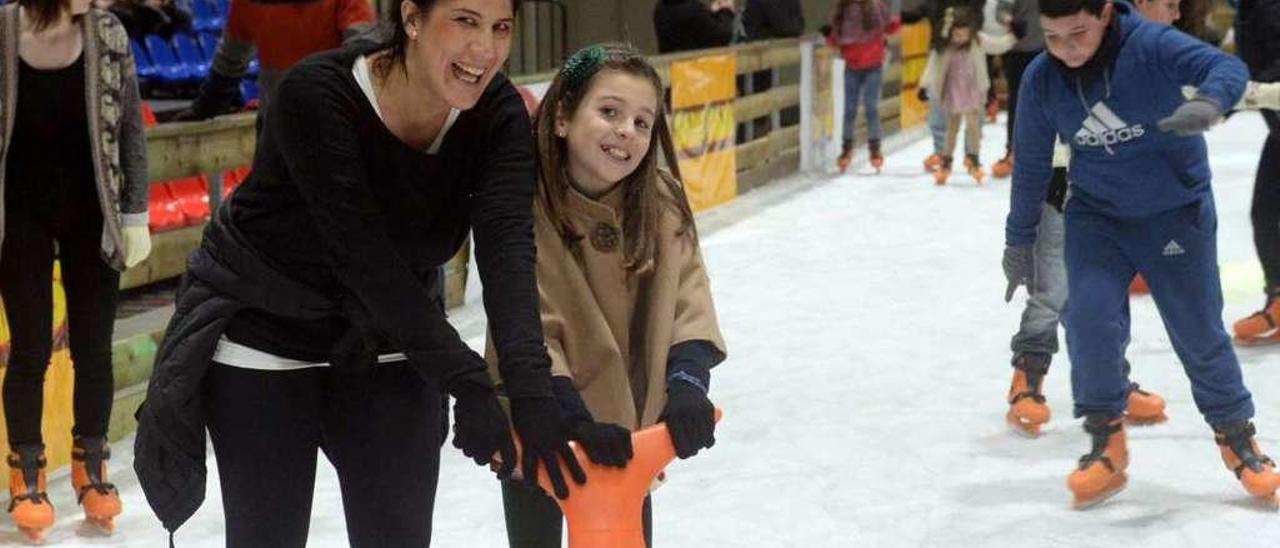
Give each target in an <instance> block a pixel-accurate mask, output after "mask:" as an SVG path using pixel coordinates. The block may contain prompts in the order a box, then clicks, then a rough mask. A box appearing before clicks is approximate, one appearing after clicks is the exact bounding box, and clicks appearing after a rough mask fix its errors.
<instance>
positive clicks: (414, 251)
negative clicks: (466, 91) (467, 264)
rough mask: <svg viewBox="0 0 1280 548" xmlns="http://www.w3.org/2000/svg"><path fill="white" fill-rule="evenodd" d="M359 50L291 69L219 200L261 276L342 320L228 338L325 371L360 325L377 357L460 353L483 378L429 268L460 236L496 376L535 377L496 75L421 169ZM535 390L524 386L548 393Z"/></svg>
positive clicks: (245, 323)
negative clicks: (365, 79)
mask: <svg viewBox="0 0 1280 548" xmlns="http://www.w3.org/2000/svg"><path fill="white" fill-rule="evenodd" d="M367 49H368V46H353V47H348V48H344V49H339V50H332V51H328V52H323V53H320V54H316V55H313V56H311V57H309V58H307V59H305V60H303V61H302V62H300V63H299V64H298V65H297V66H296V67H295V68H293V69H292V70H290V71H289V73H288V74H287V75H286V76H285V77H284V79H283V80H282V81H281V82H280V85H279V88H278V99H277V100H276V103H275V106H274V107H273V108H272V109H271V111H270V112H269V113H268V115H267V119H266V123H265V127H264V128H263V133H262V138H261V141H260V143H259V145H258V149H257V153H256V155H255V158H254V164H253V170H252V173H251V174H250V175H249V177H248V178H247V180H246V182H245V183H244V185H243V186H241V187H240V188H239V189H237V190H236V192H235V194H233V196H232V197H231V199H230V201H229V202H228V207H229V208H230V213H231V219H232V222H233V223H234V225H235V227H236V229H237V230H238V231H239V233H240V234H242V235H243V237H244V239H245V240H246V244H248V246H249V247H251V248H253V249H254V250H256V252H257V253H258V254H259V255H260V256H262V258H263V260H264V261H265V262H266V263H267V264H268V265H269V266H271V267H272V268H274V269H276V270H278V271H279V272H281V273H284V274H285V275H287V276H288V277H290V278H292V279H294V280H297V281H298V282H300V283H302V284H304V285H306V286H309V287H311V288H313V289H315V290H316V291H318V292H319V293H321V294H323V295H326V296H327V297H329V298H331V299H333V300H335V301H338V302H340V303H342V308H343V309H344V310H347V311H349V312H354V313H353V314H348V315H347V317H340V318H331V319H322V320H313V321H299V320H297V319H292V318H283V317H279V316H274V315H272V314H270V313H268V312H265V311H263V310H261V309H249V310H246V311H244V312H241V313H240V314H239V315H237V316H236V318H235V320H234V321H232V322H231V324H230V325H229V326H228V328H227V336H228V338H230V339H232V340H234V341H236V342H239V343H241V344H245V345H248V346H251V347H253V348H257V349H260V350H264V351H268V352H272V353H274V354H277V355H281V356H284V357H289V358H295V359H302V360H314V361H322V360H326V359H328V358H329V355H330V350H331V346H332V345H333V344H334V342H335V341H337V340H338V339H339V337H340V336H341V335H342V334H343V333H344V332H345V331H346V329H347V328H348V326H349V325H350V323H351V321H352V320H353V318H355V317H360V318H364V319H367V322H360V321H357V322H356V323H357V324H360V323H366V324H367V325H362V326H361V327H362V328H366V330H368V331H370V335H371V336H374V337H376V338H377V339H378V340H380V341H381V344H380V345H379V346H381V347H382V348H383V349H384V350H396V351H401V352H406V353H408V354H410V355H411V356H412V355H414V354H417V355H424V353H426V354H430V353H437V354H439V355H454V356H457V355H465V356H467V359H468V361H470V362H471V363H469V364H467V365H468V366H477V365H478V366H479V367H483V366H484V362H483V360H482V359H481V358H480V356H479V355H477V354H476V353H475V352H473V351H471V350H470V349H469V348H468V347H467V346H466V344H465V343H463V341H462V340H461V338H460V337H459V336H458V333H457V332H456V331H455V330H454V329H453V328H452V327H451V326H450V325H449V323H448V322H447V321H446V320H445V316H444V311H443V307H442V305H441V303H440V300H439V297H438V294H437V292H436V291H433V289H434V288H435V287H436V286H438V283H439V280H437V279H436V271H437V268H438V267H439V266H440V265H442V264H444V263H445V262H446V261H447V260H448V259H449V258H450V257H451V256H452V255H453V254H454V252H455V251H456V250H457V249H458V248H459V246H460V245H462V243H463V242H464V239H465V238H466V235H467V232H468V230H471V231H472V232H473V234H474V237H475V243H476V257H477V266H478V268H479V271H480V276H481V279H482V281H483V284H484V303H485V309H486V313H487V316H488V320H489V326H490V331H491V332H492V334H493V336H494V340H495V343H496V347H497V351H498V355H499V359H500V363H501V364H502V370H503V373H504V377H505V376H506V374H507V373H508V372H509V371H511V370H513V369H518V370H519V371H522V372H527V373H534V375H533V377H534V378H536V377H538V376H545V375H546V370H547V369H548V368H549V364H550V361H549V359H548V358H547V354H546V350H545V347H544V345H543V339H542V328H541V323H540V321H539V317H538V294H537V286H536V283H535V281H534V247H533V234H532V214H531V211H532V209H531V204H532V198H533V188H534V177H535V169H534V145H533V140H532V137H531V133H530V127H529V118H528V114H527V113H526V111H525V107H524V103H523V101H522V100H521V98H520V95H519V94H518V93H517V92H516V90H515V88H514V87H513V86H512V85H511V83H510V82H509V81H508V80H507V78H506V77H505V76H504V75H502V74H499V75H497V76H496V77H494V79H493V81H492V82H491V83H490V85H489V87H488V88H487V89H486V90H485V91H484V94H483V96H482V97H481V98H480V100H479V102H478V103H477V104H476V106H475V107H474V108H472V109H470V110H468V111H465V112H463V113H462V114H461V115H459V116H458V119H457V121H456V122H455V123H454V125H453V127H452V128H451V129H450V130H449V131H448V133H447V134H446V136H445V138H444V142H443V145H442V146H441V148H440V150H439V152H438V154H435V155H428V154H425V153H423V152H422V151H419V150H415V149H413V148H411V147H409V146H408V145H406V144H405V143H404V142H402V141H400V140H399V139H398V138H397V137H395V135H393V134H392V133H391V132H390V131H389V130H388V129H387V128H386V126H385V125H384V124H383V122H382V121H381V120H380V119H379V118H378V116H377V113H376V112H375V111H374V110H373V107H372V105H370V104H369V101H368V99H367V98H366V97H365V95H364V94H363V92H362V91H361V90H360V88H359V86H358V85H357V84H356V82H355V78H354V77H353V76H352V65H353V63H354V62H355V60H356V58H357V57H358V56H359V55H361V54H363V53H365V52H366V50H367ZM411 361H412V360H411ZM416 365H418V366H422V365H424V364H416ZM455 365H456V364H455ZM468 368H470V367H468ZM539 374H540V375H539ZM508 382H510V379H508ZM547 382H549V381H548V380H545V379H544V380H543V381H542V382H538V381H536V380H535V381H532V383H533V384H541V385H542V386H541V388H540V389H537V391H542V392H544V393H545V394H548V395H549V393H550V392H549V391H550V387H549V384H546V383H547ZM529 388H533V387H532V386H530V387H529Z"/></svg>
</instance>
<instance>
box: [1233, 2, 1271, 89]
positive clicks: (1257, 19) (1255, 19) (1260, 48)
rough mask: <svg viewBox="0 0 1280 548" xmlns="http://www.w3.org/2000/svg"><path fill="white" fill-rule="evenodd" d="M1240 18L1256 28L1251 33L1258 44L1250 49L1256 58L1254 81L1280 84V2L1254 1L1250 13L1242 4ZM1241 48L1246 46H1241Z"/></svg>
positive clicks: (1252, 45) (1253, 67) (1249, 46)
mask: <svg viewBox="0 0 1280 548" xmlns="http://www.w3.org/2000/svg"><path fill="white" fill-rule="evenodd" d="M1241 8H1242V9H1241V11H1240V13H1239V17H1241V18H1242V19H1244V18H1247V19H1248V24H1250V25H1254V26H1255V27H1256V28H1255V29H1254V30H1253V32H1251V33H1250V35H1251V36H1252V40H1253V41H1254V42H1257V43H1256V44H1249V45H1248V48H1249V49H1250V50H1251V51H1252V53H1253V56H1254V57H1255V58H1256V61H1255V62H1254V63H1250V64H1251V65H1254V66H1252V67H1250V68H1251V69H1253V79H1254V80H1257V81H1259V82H1280V0H1253V8H1252V9H1251V10H1248V13H1246V11H1245V10H1244V9H1243V8H1244V4H1243V3H1242V4H1241ZM1241 46H1245V45H1244V44H1241Z"/></svg>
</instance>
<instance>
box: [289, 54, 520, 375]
mask: <svg viewBox="0 0 1280 548" xmlns="http://www.w3.org/2000/svg"><path fill="white" fill-rule="evenodd" d="M345 86H346V83H345V81H344V80H343V78H342V76H341V75H340V74H339V73H338V70H337V69H335V68H332V67H328V66H322V65H310V66H301V67H298V68H297V69H295V70H293V71H290V73H289V74H288V75H287V76H286V77H285V79H284V80H283V81H282V82H281V83H280V85H279V97H280V99H279V103H278V104H279V106H278V107H273V110H274V111H276V112H275V113H273V115H272V116H270V117H269V118H268V119H269V121H270V124H271V127H269V128H268V131H269V132H270V134H271V137H272V138H274V139H275V140H276V143H275V144H276V146H277V147H278V148H279V150H280V153H281V156H282V157H283V159H284V163H285V165H286V167H287V169H288V172H289V176H290V177H289V178H290V180H291V181H292V182H293V184H294V185H296V187H297V190H298V193H299V194H300V195H301V196H302V199H303V201H304V202H305V203H306V206H307V208H308V211H309V212H310V214H311V218H312V219H313V220H314V221H315V225H316V229H317V231H318V233H319V235H320V239H321V240H322V242H323V244H324V247H325V249H326V251H327V252H328V259H329V261H330V263H331V266H332V268H333V272H334V274H335V275H336V277H337V278H338V280H339V281H340V283H341V284H342V285H343V286H344V287H345V288H347V290H348V291H350V293H351V294H352V295H353V296H354V297H355V298H356V299H358V301H359V303H360V304H361V305H363V308H364V309H365V310H366V311H367V312H368V315H369V318H368V319H369V320H370V321H371V322H372V323H373V326H374V327H375V328H376V329H377V331H378V333H379V334H381V335H384V336H385V337H386V338H387V339H388V340H389V341H390V342H391V344H392V345H393V346H395V347H396V348H397V349H399V350H401V351H402V352H404V353H405V354H406V355H407V356H408V358H409V362H410V365H411V366H413V367H414V368H415V369H416V370H417V371H418V372H419V373H420V374H422V375H423V376H425V377H428V378H431V379H433V380H436V381H438V382H440V384H441V386H442V387H443V388H445V389H446V390H447V389H448V388H449V383H450V381H451V380H452V379H453V378H454V377H456V376H457V375H460V374H464V373H467V372H470V371H473V370H482V369H484V368H485V364H484V360H483V359H481V358H480V356H479V355H478V354H476V353H475V351H473V350H471V349H470V348H469V347H467V345H466V344H464V343H463V342H462V339H461V338H460V337H459V336H458V333H457V332H456V331H454V329H453V327H452V326H450V325H449V323H448V322H447V321H446V320H445V318H444V314H443V312H442V311H441V310H440V308H439V307H438V306H436V305H435V303H434V302H433V299H432V296H431V294H430V291H429V290H428V288H427V287H426V286H425V285H424V284H423V283H422V282H421V281H420V280H419V279H418V278H417V277H416V276H415V275H414V273H413V271H412V270H411V268H410V266H409V265H408V263H407V262H406V261H405V260H404V259H403V258H402V257H401V256H400V255H399V253H398V252H397V251H396V249H395V247H394V245H393V243H392V241H391V238H390V236H389V235H388V233H387V230H386V225H387V223H386V222H385V220H384V213H383V211H382V210H381V208H379V206H378V204H377V202H376V201H375V199H374V197H373V194H372V192H371V191H370V189H369V181H368V180H367V178H366V173H365V170H364V167H363V166H364V165H365V162H364V160H363V159H362V156H361V144H360V136H359V133H358V128H359V124H358V117H359V113H360V112H361V111H360V104H359V103H358V102H357V101H358V100H364V98H363V96H357V94H356V93H354V92H352V91H351V90H347V89H344V87H345ZM535 321H536V317H535Z"/></svg>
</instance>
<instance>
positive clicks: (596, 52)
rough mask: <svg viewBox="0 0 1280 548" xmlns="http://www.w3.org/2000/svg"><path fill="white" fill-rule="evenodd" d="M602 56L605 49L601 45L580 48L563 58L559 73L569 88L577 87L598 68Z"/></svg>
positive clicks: (602, 59) (601, 61)
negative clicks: (565, 58)
mask: <svg viewBox="0 0 1280 548" xmlns="http://www.w3.org/2000/svg"><path fill="white" fill-rule="evenodd" d="M604 58H605V51H604V47H602V46H588V47H585V48H582V49H580V50H578V51H577V52H575V53H574V54H573V55H570V56H569V58H568V59H567V60H565V62H564V66H563V67H560V74H561V75H562V76H563V77H564V82H565V83H566V84H568V85H569V87H570V88H572V89H577V88H579V87H581V86H582V84H584V83H586V81H587V80H589V79H591V77H592V76H593V75H595V73H596V71H598V70H600V65H601V64H603V63H604Z"/></svg>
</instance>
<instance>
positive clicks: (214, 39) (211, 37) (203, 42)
mask: <svg viewBox="0 0 1280 548" xmlns="http://www.w3.org/2000/svg"><path fill="white" fill-rule="evenodd" d="M218 39H219V36H218V34H216V33H212V32H202V33H200V37H199V40H200V49H201V50H202V51H204V58H205V60H206V61H210V62H212V61H213V54H214V53H215V52H217V51H218Z"/></svg>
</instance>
